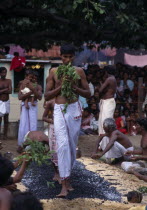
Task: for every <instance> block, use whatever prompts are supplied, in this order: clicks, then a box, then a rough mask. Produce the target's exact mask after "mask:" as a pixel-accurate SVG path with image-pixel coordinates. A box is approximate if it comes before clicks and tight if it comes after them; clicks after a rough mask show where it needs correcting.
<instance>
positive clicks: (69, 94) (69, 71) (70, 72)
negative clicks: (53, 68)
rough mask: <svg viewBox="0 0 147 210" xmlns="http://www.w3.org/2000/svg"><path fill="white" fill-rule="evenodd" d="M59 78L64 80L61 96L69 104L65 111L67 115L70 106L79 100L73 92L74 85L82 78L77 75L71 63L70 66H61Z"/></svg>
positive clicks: (58, 72)
mask: <svg viewBox="0 0 147 210" xmlns="http://www.w3.org/2000/svg"><path fill="white" fill-rule="evenodd" d="M56 74H57V78H58V79H59V80H62V88H61V95H62V96H63V97H65V98H66V99H67V103H66V104H65V107H64V109H63V112H64V113H66V110H67V107H68V104H69V103H71V102H73V101H75V100H76V99H77V95H76V94H75V93H74V92H73V88H72V84H77V81H78V79H80V76H79V75H78V74H77V73H76V70H75V68H74V67H73V66H71V63H69V64H68V65H61V66H59V67H58V69H57V72H56Z"/></svg>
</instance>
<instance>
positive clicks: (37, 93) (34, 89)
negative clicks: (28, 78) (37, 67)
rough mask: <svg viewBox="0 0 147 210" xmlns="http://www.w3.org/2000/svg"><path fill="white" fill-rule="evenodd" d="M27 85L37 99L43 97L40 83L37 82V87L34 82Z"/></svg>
mask: <svg viewBox="0 0 147 210" xmlns="http://www.w3.org/2000/svg"><path fill="white" fill-rule="evenodd" d="M27 87H28V88H29V89H30V90H31V92H32V93H33V94H34V97H35V99H38V100H41V99H42V87H41V86H40V85H38V84H37V87H34V86H33V84H32V83H29V84H28V86H27Z"/></svg>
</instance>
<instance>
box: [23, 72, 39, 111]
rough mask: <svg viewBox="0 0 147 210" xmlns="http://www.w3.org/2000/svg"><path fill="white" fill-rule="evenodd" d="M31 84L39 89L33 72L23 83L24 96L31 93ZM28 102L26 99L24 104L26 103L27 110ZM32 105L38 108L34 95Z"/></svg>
mask: <svg viewBox="0 0 147 210" xmlns="http://www.w3.org/2000/svg"><path fill="white" fill-rule="evenodd" d="M29 84H31V85H33V87H34V88H36V87H37V77H36V75H35V74H34V73H33V72H32V71H31V70H29V71H28V73H27V74H26V76H25V79H24V80H23V81H22V82H21V93H22V94H26V93H29V92H30V91H31V90H30V89H29ZM28 102H29V101H28V98H27V99H25V102H24V103H25V107H26V108H27V109H29V105H28ZM31 104H32V106H36V104H35V97H34V95H31Z"/></svg>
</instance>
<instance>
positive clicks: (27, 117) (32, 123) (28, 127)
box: [18, 102, 38, 146]
mask: <svg viewBox="0 0 147 210" xmlns="http://www.w3.org/2000/svg"><path fill="white" fill-rule="evenodd" d="M35 104H36V106H32V104H31V102H28V105H29V109H27V108H26V107H25V104H24V102H22V103H21V115H20V123H19V130H18V145H20V146H21V145H22V144H23V142H24V137H25V135H26V134H27V132H28V131H36V130H37V115H38V106H37V102H35Z"/></svg>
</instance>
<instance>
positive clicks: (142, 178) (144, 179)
mask: <svg viewBox="0 0 147 210" xmlns="http://www.w3.org/2000/svg"><path fill="white" fill-rule="evenodd" d="M133 173H134V175H135V176H136V177H137V178H138V179H140V180H143V181H145V182H147V176H145V175H142V174H140V173H139V172H137V171H133Z"/></svg>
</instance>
